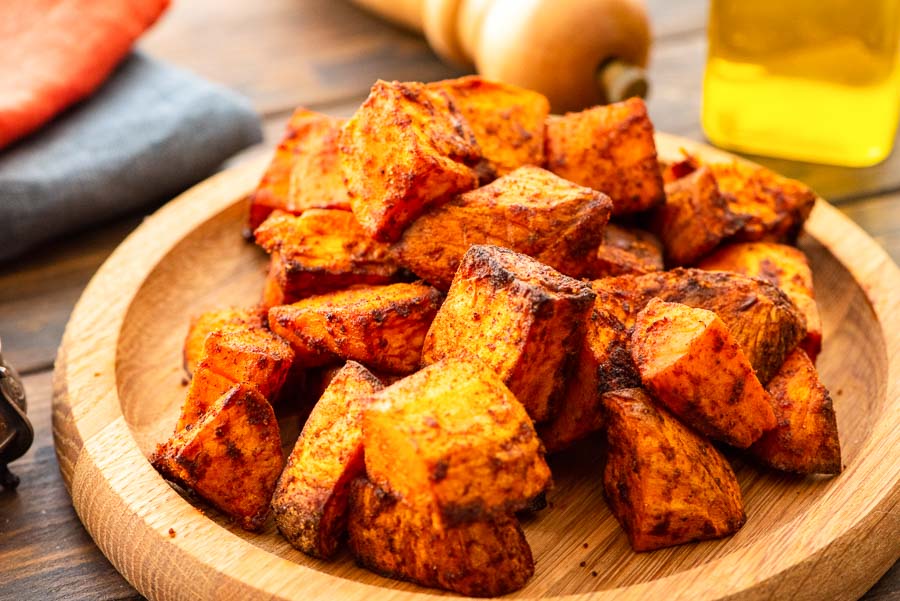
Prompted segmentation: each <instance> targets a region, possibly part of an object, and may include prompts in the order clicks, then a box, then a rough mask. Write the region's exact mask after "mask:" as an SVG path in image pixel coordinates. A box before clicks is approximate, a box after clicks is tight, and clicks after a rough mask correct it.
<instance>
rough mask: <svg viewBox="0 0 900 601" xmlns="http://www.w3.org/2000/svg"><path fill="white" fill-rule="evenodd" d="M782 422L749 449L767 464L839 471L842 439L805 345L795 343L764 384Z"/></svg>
mask: <svg viewBox="0 0 900 601" xmlns="http://www.w3.org/2000/svg"><path fill="white" fill-rule="evenodd" d="M766 389H767V390H768V391H769V393H770V394H771V395H772V399H773V401H774V402H773V404H772V408H773V409H774V410H775V417H776V418H777V420H778V426H777V427H775V429H773V430H770V431H769V432H766V433H765V434H763V435H762V438H760V439H759V440H757V441H756V442H755V443H754V444H753V446H751V447H750V453H751V454H752V455H754V456H755V457H756V458H757V459H759V460H760V461H761V462H762V463H764V464H765V465H768V466H770V467H773V468H775V469H779V470H784V471H787V472H795V473H798V474H838V473H840V472H841V442H840V439H839V438H838V430H837V419H836V417H835V413H834V406H833V404H832V401H831V396H830V395H829V394H828V390H827V389H826V388H825V387H824V386H823V385H822V382H821V381H820V380H819V374H818V373H817V372H816V367H815V366H814V365H813V364H812V361H810V359H809V357H807V356H806V353H805V352H804V351H803V349H801V348H797V349H794V350H793V351H792V352H791V354H790V355H788V357H787V359H785V361H784V365H782V366H781V371H779V372H778V373H777V374H776V375H775V377H774V378H772V381H771V382H769V385H768V386H767V387H766Z"/></svg>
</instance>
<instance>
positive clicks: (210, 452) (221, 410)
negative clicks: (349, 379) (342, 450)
mask: <svg viewBox="0 0 900 601" xmlns="http://www.w3.org/2000/svg"><path fill="white" fill-rule="evenodd" d="M150 462H151V463H152V464H153V467H155V468H156V470H157V471H158V472H159V473H160V474H162V475H163V477H164V478H166V479H167V480H171V481H173V482H175V483H176V484H178V485H179V486H182V487H183V488H185V489H188V490H191V491H193V492H194V493H196V494H197V495H198V496H200V497H202V498H204V499H206V500H207V501H209V502H210V503H211V504H212V505H214V506H215V507H217V508H218V509H220V510H221V511H222V512H224V513H226V514H228V515H229V516H231V517H232V518H233V519H234V520H235V521H236V522H237V523H238V524H240V526H241V527H242V528H245V529H247V530H258V529H260V528H262V526H263V524H265V521H266V516H267V515H268V511H269V500H270V499H271V498H272V491H273V490H274V489H275V483H276V481H277V480H278V475H279V474H280V473H281V467H282V465H283V463H284V455H283V454H282V452H281V438H280V435H279V433H278V422H277V421H276V420H275V413H274V412H273V411H272V406H271V405H270V404H269V403H268V401H266V399H265V398H263V396H262V395H260V394H259V391H258V390H257V389H256V388H255V387H254V386H245V385H242V384H236V385H235V386H233V387H232V388H231V389H229V390H228V391H227V392H226V393H225V394H223V395H222V396H221V397H219V399H218V400H217V401H216V402H215V403H214V404H213V405H212V406H211V407H210V408H209V411H207V412H206V413H205V414H204V415H203V417H202V418H201V419H200V421H198V422H197V423H196V424H194V425H193V427H191V428H186V429H183V430H180V431H178V432H176V433H175V435H174V436H173V437H172V438H171V439H169V440H168V441H167V442H166V443H164V444H161V445H159V446H157V448H156V451H155V452H154V453H153V455H152V456H151V458H150Z"/></svg>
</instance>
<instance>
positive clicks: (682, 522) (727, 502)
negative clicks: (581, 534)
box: [603, 388, 745, 551]
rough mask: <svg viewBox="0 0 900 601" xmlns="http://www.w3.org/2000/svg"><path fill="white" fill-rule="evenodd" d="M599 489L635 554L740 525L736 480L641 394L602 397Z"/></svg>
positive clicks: (716, 456) (705, 446)
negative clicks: (604, 443)
mask: <svg viewBox="0 0 900 601" xmlns="http://www.w3.org/2000/svg"><path fill="white" fill-rule="evenodd" d="M603 404H604V408H605V410H606V416H607V421H608V425H607V428H606V435H607V439H608V441H609V454H608V458H607V461H606V469H605V471H604V474H603V488H604V491H605V492H606V499H607V501H608V502H609V506H610V509H612V512H613V515H615V516H616V519H617V520H619V523H620V524H621V525H622V528H624V530H625V533H626V534H627V535H628V540H629V542H630V543H631V547H632V548H633V549H634V550H635V551H652V550H654V549H661V548H663V547H671V546H673V545H680V544H682V543H687V542H690V541H695V540H706V539H711V538H719V537H722V536H728V535H729V534H733V533H735V532H737V531H738V529H740V527H741V526H742V525H743V524H744V520H745V514H744V505H743V501H742V500H741V489H740V486H739V485H738V481H737V478H736V477H735V475H734V472H733V471H732V469H731V466H730V465H728V462H727V461H726V460H725V458H724V457H723V456H722V455H721V454H720V453H719V452H718V451H717V450H716V448H715V447H713V446H712V445H711V444H710V443H709V442H707V441H706V440H704V439H703V438H702V437H701V436H699V435H698V434H696V433H695V432H694V431H693V430H691V429H690V428H688V427H686V426H684V425H682V424H681V423H679V422H678V420H677V419H675V418H674V417H673V416H672V415H671V414H670V413H669V412H668V411H666V410H665V409H663V408H662V407H659V406H658V405H656V404H654V403H653V401H651V400H650V398H649V397H648V396H647V395H646V394H645V393H644V392H643V391H642V390H640V389H635V388H632V389H625V390H619V391H615V392H607V393H606V394H604V395H603Z"/></svg>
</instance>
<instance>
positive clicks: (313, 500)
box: [272, 361, 382, 558]
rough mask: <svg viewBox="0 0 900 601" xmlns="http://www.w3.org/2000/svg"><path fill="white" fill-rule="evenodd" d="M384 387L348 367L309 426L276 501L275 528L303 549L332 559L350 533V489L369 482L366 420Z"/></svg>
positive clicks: (333, 383) (354, 365)
mask: <svg viewBox="0 0 900 601" xmlns="http://www.w3.org/2000/svg"><path fill="white" fill-rule="evenodd" d="M381 388H382V385H381V382H379V381H378V379H377V378H376V377H375V376H374V375H372V373H371V372H369V370H367V369H366V368H365V367H363V366H362V365H360V364H359V363H356V362H354V361H348V362H347V363H346V364H345V365H344V366H343V367H342V368H341V369H340V371H338V372H337V374H336V375H335V376H334V378H332V380H331V383H330V384H329V385H328V388H326V389H325V392H324V393H323V394H322V397H321V398H320V399H319V401H318V402H317V403H316V406H315V407H314V408H313V410H312V413H311V414H310V415H309V418H308V419H307V420H306V424H305V425H304V426H303V431H302V432H301V433H300V437H299V438H298V439H297V442H296V444H295V445H294V449H293V451H292V452H291V454H290V456H289V457H288V461H287V465H286V466H285V468H284V471H283V472H282V474H281V477H280V478H279V480H278V485H277V486H276V488H275V494H274V496H273V497H272V512H273V514H274V515H275V524H276V525H277V526H278V530H279V531H280V532H281V533H282V534H283V535H284V537H285V538H286V539H287V540H288V542H290V543H291V545H293V546H294V547H296V548H297V549H300V550H301V551H303V552H304V553H308V554H310V555H313V556H315V557H321V558H328V557H332V556H333V555H334V554H335V552H336V551H337V548H338V542H339V541H340V537H341V536H343V534H344V533H345V532H346V526H347V501H348V497H349V492H350V483H351V482H352V481H353V480H354V479H356V478H358V477H364V476H365V466H364V464H363V438H362V414H363V409H364V408H365V406H366V403H367V402H368V399H369V397H370V396H371V395H372V394H374V393H375V392H377V391H379V390H381Z"/></svg>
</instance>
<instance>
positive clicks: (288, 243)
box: [255, 209, 399, 306]
mask: <svg viewBox="0 0 900 601" xmlns="http://www.w3.org/2000/svg"><path fill="white" fill-rule="evenodd" d="M255 237H256V243H257V244H259V245H260V246H261V247H262V248H263V250H265V251H266V252H267V253H269V254H270V255H272V265H271V267H270V272H269V280H270V281H271V284H270V283H268V282H267V284H266V287H267V289H266V290H265V292H264V295H263V296H264V298H263V301H264V304H265V303H268V302H274V301H277V300H281V301H282V302H281V303H280V304H287V303H291V302H295V301H298V300H300V299H303V298H306V297H308V296H313V295H316V294H324V293H326V292H331V291H333V290H341V289H343V288H347V287H349V286H355V285H360V284H369V285H371V284H386V283H388V282H391V281H392V280H394V279H396V277H397V275H398V270H399V266H398V265H397V263H396V262H394V260H393V259H392V258H391V256H390V250H389V249H388V246H387V245H386V244H383V243H381V242H376V241H375V240H372V239H371V238H370V237H369V236H368V234H366V233H365V232H364V231H363V229H362V228H361V227H359V224H358V223H357V222H356V219H354V217H353V214H352V213H350V212H349V211H338V210H332V209H309V210H307V211H304V212H303V214H302V215H299V216H294V215H289V214H287V213H284V212H281V211H277V212H275V213H273V214H272V215H270V216H269V218H268V219H266V221H265V222H263V224H262V225H261V226H259V227H258V228H257V229H256V233H255ZM270 285H271V286H273V287H274V289H273V290H268V287H269V286H270ZM279 291H280V294H279V293H278V292H279ZM266 306H272V305H266Z"/></svg>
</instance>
